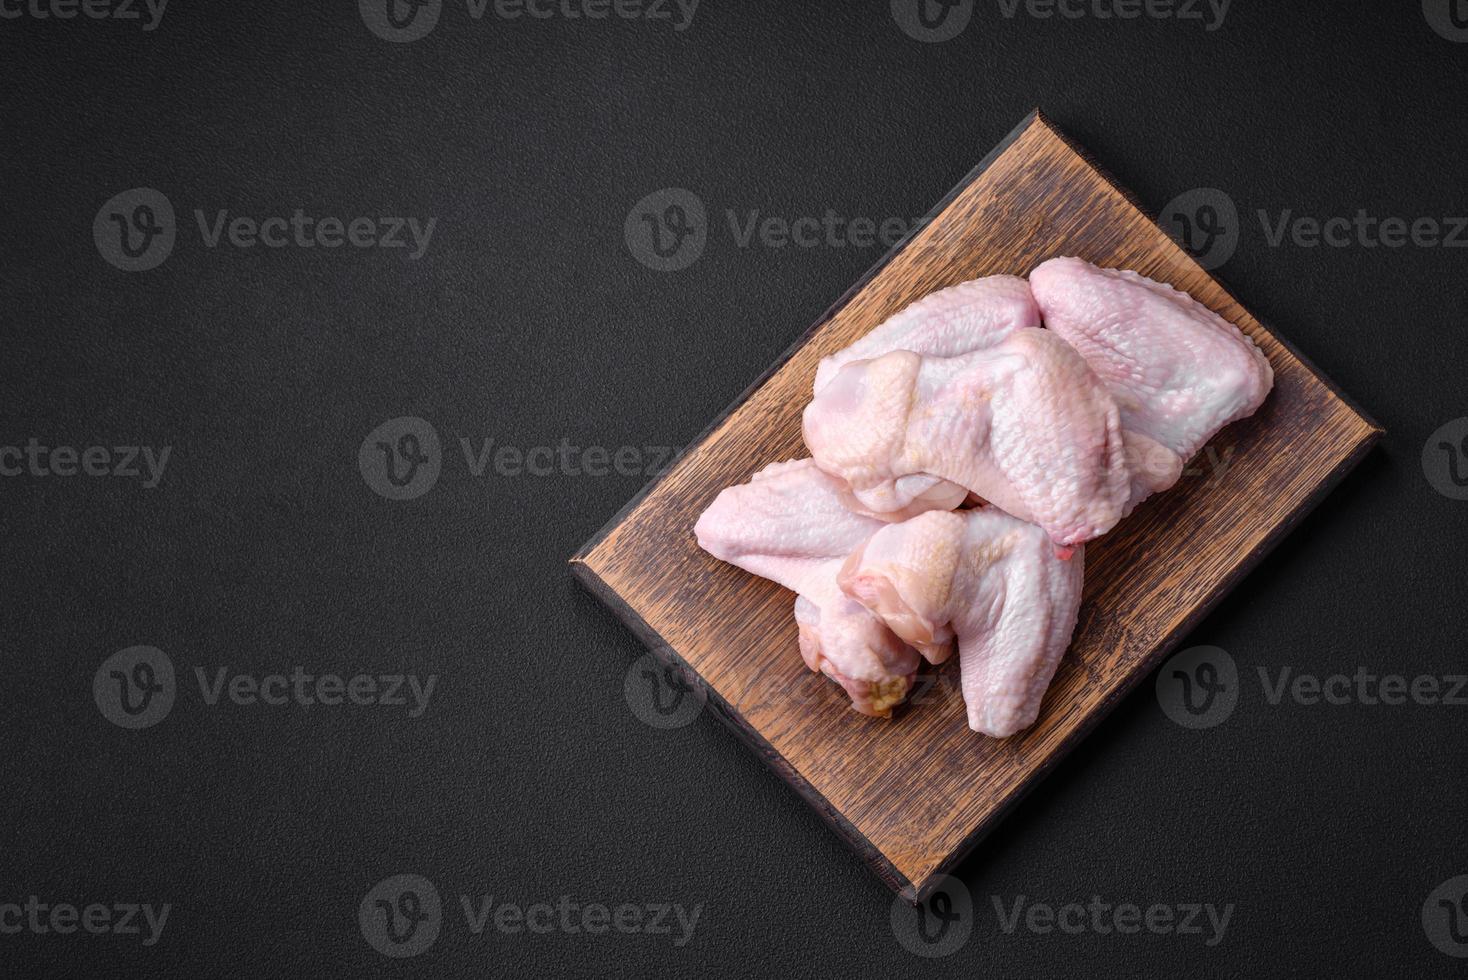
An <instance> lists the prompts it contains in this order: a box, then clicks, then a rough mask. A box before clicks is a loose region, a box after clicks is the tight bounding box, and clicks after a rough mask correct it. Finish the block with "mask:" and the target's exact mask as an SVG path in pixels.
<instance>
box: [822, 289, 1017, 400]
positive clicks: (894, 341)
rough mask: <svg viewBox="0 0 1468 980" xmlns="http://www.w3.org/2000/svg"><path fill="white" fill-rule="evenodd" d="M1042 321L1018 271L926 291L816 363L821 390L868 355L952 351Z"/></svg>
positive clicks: (987, 342)
mask: <svg viewBox="0 0 1468 980" xmlns="http://www.w3.org/2000/svg"><path fill="white" fill-rule="evenodd" d="M1039 325H1040V309H1039V307H1038V306H1036V305H1035V298H1034V296H1032V295H1031V294H1030V286H1029V283H1027V282H1025V281H1024V280H1023V279H1021V278H1019V277H1018V276H989V277H988V278H985V279H971V280H969V281H968V282H961V283H959V284H958V285H956V286H949V287H947V288H946V289H940V290H938V291H937V292H935V293H929V294H928V295H927V296H924V297H923V298H922V299H920V300H918V301H917V302H915V303H912V304H911V305H909V306H907V307H905V308H904V309H903V310H902V311H901V312H900V313H897V314H894V315H893V316H891V317H889V318H888V319H886V320H884V321H883V322H882V324H881V325H880V326H878V327H876V328H875V329H873V330H872V332H871V333H869V334H867V335H866V336H865V337H863V338H861V339H860V340H858V341H857V342H856V343H854V344H852V345H851V346H850V347H847V348H846V349H845V350H842V351H838V352H837V353H835V354H832V355H830V356H829V357H823V358H821V363H820V366H819V367H817V368H816V383H815V391H816V392H817V393H819V392H820V390H821V389H822V388H824V387H825V386H826V385H827V384H829V383H830V382H831V379H832V378H834V377H835V376H836V372H838V371H840V370H841V368H842V367H843V366H845V365H847V364H850V363H851V362H852V361H870V360H872V359H874V358H878V357H881V356H882V355H883V354H890V353H891V352H892V351H895V350H910V351H912V352H913V353H915V354H926V355H929V356H931V357H954V356H956V355H958V354H967V353H968V352H969V351H975V350H981V349H983V348H985V347H993V346H994V345H995V344H997V343H999V342H1000V341H1001V340H1003V339H1004V338H1005V337H1008V336H1009V335H1010V334H1012V333H1014V332H1015V331H1016V330H1023V329H1024V328H1025V327H1038V326H1039Z"/></svg>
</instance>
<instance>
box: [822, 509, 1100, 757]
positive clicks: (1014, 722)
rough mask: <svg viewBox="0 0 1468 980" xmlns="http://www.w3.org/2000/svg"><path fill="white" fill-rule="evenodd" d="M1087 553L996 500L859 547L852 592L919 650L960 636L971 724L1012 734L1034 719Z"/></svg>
mask: <svg viewBox="0 0 1468 980" xmlns="http://www.w3.org/2000/svg"><path fill="white" fill-rule="evenodd" d="M1084 561H1085V556H1084V553H1083V552H1081V551H1077V553H1076V554H1075V555H1074V556H1073V557H1072V558H1070V559H1069V560H1068V561H1062V560H1060V559H1059V558H1057V557H1056V555H1055V553H1054V549H1053V548H1052V547H1051V544H1050V541H1049V539H1048V537H1047V536H1046V535H1045V533H1044V532H1043V531H1041V530H1040V528H1038V527H1036V526H1035V525H1033V524H1028V523H1026V522H1024V521H1021V520H1018V519H1016V518H1014V517H1011V516H1009V515H1008V514H1005V513H1003V512H1002V511H999V510H997V509H995V508H993V507H985V508H981V509H977V510H968V511H955V512H948V513H943V512H932V513H928V514H923V515H921V516H919V517H915V518H913V519H912V520H910V521H906V522H904V523H902V524H890V525H888V526H886V527H884V528H882V529H881V530H879V531H877V533H876V534H874V535H872V537H871V538H870V539H869V540H868V541H867V542H866V543H865V544H863V545H862V546H860V547H859V548H858V549H857V550H856V551H854V552H852V554H851V557H850V558H849V559H847V561H846V563H845V565H844V566H843V567H842V570H841V574H840V576H839V581H840V584H841V587H842V589H844V590H845V591H846V592H847V594H849V595H851V596H852V597H854V598H856V599H858V600H860V601H861V603H862V605H864V606H866V607H867V608H868V609H870V610H872V611H873V612H875V613H877V614H878V615H880V616H881V617H882V620H883V621H884V622H885V623H886V624H887V626H888V627H889V628H891V629H892V630H893V632H895V633H896V634H897V635H898V636H900V637H901V638H902V639H904V640H906V641H907V642H908V643H911V644H913V645H914V646H916V647H918V648H919V649H921V647H922V646H923V645H924V644H932V643H947V642H948V641H949V640H951V639H952V638H954V637H955V636H956V638H957V641H958V667H959V673H960V680H961V684H962V687H963V700H964V704H965V705H966V706H967V713H968V724H969V727H970V728H972V729H973V730H974V731H976V732H982V733H984V734H986V735H992V736H994V737H996V738H1004V737H1006V736H1009V735H1013V734H1015V733H1016V732H1018V731H1020V730H1022V729H1024V728H1028V727H1029V726H1030V725H1032V724H1034V722H1035V719H1036V718H1037V717H1038V716H1039V713H1040V702H1041V700H1042V699H1043V698H1044V696H1045V690H1046V688H1048V687H1049V686H1050V679H1051V678H1052V677H1053V676H1054V675H1055V668H1056V667H1057V666H1058V665H1059V663H1060V658H1061V657H1062V656H1063V655H1064V654H1065V651H1066V648H1067V647H1069V646H1070V637H1071V633H1072V631H1074V629H1075V624H1076V615H1077V611H1078V610H1079V608H1080V602H1081V578H1082V571H1083V564H1084Z"/></svg>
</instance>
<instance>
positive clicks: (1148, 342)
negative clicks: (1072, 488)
mask: <svg viewBox="0 0 1468 980" xmlns="http://www.w3.org/2000/svg"><path fill="white" fill-rule="evenodd" d="M1030 286H1031V289H1032V290H1033V291H1034V295H1035V300H1036V302H1038V303H1039V305H1040V310H1041V312H1042V313H1043V314H1044V317H1045V326H1046V327H1048V328H1049V329H1050V330H1052V331H1054V332H1055V333H1056V334H1058V335H1059V336H1060V337H1062V338H1064V339H1065V341H1066V342H1067V343H1069V344H1070V345H1071V346H1072V347H1074V348H1075V349H1076V350H1077V351H1079V352H1080V355H1081V356H1082V357H1084V358H1085V359H1086V363H1087V364H1089V365H1090V366H1091V368H1092V370H1094V371H1095V372H1096V373H1097V374H1098V375H1099V376H1100V377H1101V379H1102V380H1103V381H1104V382H1105V383H1106V385H1107V388H1108V389H1109V390H1110V391H1111V394H1112V396H1113V397H1114V398H1115V399H1116V403H1117V406H1118V407H1119V408H1120V410H1121V423H1122V427H1123V428H1124V429H1125V430H1126V431H1127V434H1128V442H1129V443H1130V444H1131V445H1132V447H1133V451H1132V454H1131V457H1130V462H1131V465H1132V468H1133V470H1134V471H1135V472H1136V474H1137V476H1138V477H1139V479H1138V482H1137V485H1136V487H1135V489H1134V493H1133V501H1132V503H1133V505H1135V504H1136V503H1139V502H1140V501H1141V499H1142V498H1144V497H1146V496H1147V495H1148V494H1149V493H1152V492H1155V491H1157V490H1165V489H1167V487H1170V486H1172V484H1173V483H1174V482H1176V480H1177V474H1179V473H1181V470H1182V467H1183V465H1184V464H1185V463H1186V462H1187V461H1188V460H1189V459H1191V458H1192V456H1193V454H1194V453H1196V452H1197V451H1198V450H1199V449H1202V448H1203V445H1204V444H1205V443H1206V442H1207V441H1208V440H1209V439H1211V438H1212V437H1213V435H1214V434H1215V433H1217V432H1218V430H1219V429H1221V428H1223V427H1224V426H1225V425H1228V424H1229V423H1230V422H1235V421H1237V420H1239V419H1241V418H1245V417H1246V416H1249V415H1252V414H1253V413H1254V411H1255V410H1256V409H1258V408H1259V406H1260V405H1261V404H1262V403H1263V402H1264V399H1265V397H1266V396H1267V395H1268V394H1269V390H1270V388H1271V387H1272V386H1273V384H1274V372H1273V371H1272V370H1271V369H1270V366H1269V360H1268V359H1267V358H1266V357H1265V356H1264V354H1263V353H1262V352H1261V351H1260V350H1259V348H1258V347H1256V346H1254V342H1253V341H1251V340H1250V339H1249V338H1248V337H1245V336H1244V334H1243V333H1242V332H1240V330H1239V329H1238V327H1235V326H1234V325H1233V324H1231V323H1229V322H1228V321H1227V320H1225V319H1224V318H1223V317H1221V316H1219V315H1218V314H1217V313H1214V312H1213V311H1212V310H1210V309H1208V308H1207V307H1206V306H1204V305H1203V304H1202V303H1199V302H1198V301H1197V300H1195V299H1193V298H1192V297H1191V296H1189V295H1188V294H1187V293H1184V292H1180V291H1178V290H1177V289H1174V288H1173V287H1172V286H1169V285H1166V284H1164V283H1159V282H1154V281H1153V280H1151V279H1148V278H1147V277H1145V276H1143V275H1140V274H1139V273H1136V272H1131V271H1129V270H1126V269H1102V268H1100V267H1099V266H1095V265H1092V264H1091V263H1089V262H1086V261H1084V260H1082V259H1077V258H1058V259H1051V260H1050V261H1048V262H1044V263H1041V264H1040V265H1039V266H1038V267H1036V268H1035V270H1034V271H1033V272H1031V273H1030Z"/></svg>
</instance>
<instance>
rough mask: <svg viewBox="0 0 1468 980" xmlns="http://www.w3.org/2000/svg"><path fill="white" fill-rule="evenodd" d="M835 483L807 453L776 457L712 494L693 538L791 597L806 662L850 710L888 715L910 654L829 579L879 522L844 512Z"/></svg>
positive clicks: (905, 686) (912, 660) (904, 685)
mask: <svg viewBox="0 0 1468 980" xmlns="http://www.w3.org/2000/svg"><path fill="white" fill-rule="evenodd" d="M843 489H844V488H843V487H842V486H841V484H840V482H839V481H837V480H835V479H834V478H832V477H830V476H828V475H827V474H825V473H823V472H822V471H821V470H820V469H819V468H818V467H816V465H815V464H814V463H813V462H812V461H811V460H809V459H803V460H793V461H791V462H786V463H775V464H773V465H771V466H767V467H766V468H765V469H763V470H761V471H760V472H759V473H756V474H755V476H754V478H753V479H752V480H751V481H750V482H749V483H746V484H742V485H740V486H735V487H730V488H728V489H727V490H724V491H723V492H722V493H720V494H719V496H718V497H717V498H716V499H715V500H714V502H713V503H712V504H711V505H709V508H708V509H707V510H706V511H704V513H703V515H702V516H701V517H700V518H699V519H698V523H697V525H696V526H695V527H694V534H695V536H696V537H697V539H698V544H699V547H701V548H702V549H703V550H704V551H707V552H708V553H709V554H711V555H713V556H714V557H715V558H718V559H720V560H721V561H726V562H729V563H730V564H733V565H737V566H739V567H740V568H742V569H744V570H745V571H748V572H752V573H753V574H755V575H758V576H760V577H762V578H767V579H770V580H771V581H773V582H776V583H778V584H780V585H782V586H784V587H785V588H787V589H790V590H791V591H792V592H795V593H797V595H798V598H797V599H796V601H795V619H796V623H797V625H798V626H799V630H800V652H801V655H802V656H803V657H804V658H805V662H806V665H807V666H808V667H810V669H811V670H819V671H821V672H823V673H825V674H826V676H828V677H830V678H831V679H832V680H834V681H836V682H837V683H838V684H840V685H841V686H842V687H843V688H845V690H846V692H847V693H848V694H849V695H850V696H851V701H852V707H854V708H855V709H856V710H857V711H860V712H861V713H863V714H867V715H875V716H879V717H889V716H890V715H891V712H892V708H893V706H895V705H896V704H898V703H900V702H901V701H902V700H903V699H904V698H906V697H907V693H908V690H909V688H910V687H911V686H912V679H913V675H914V674H915V673H916V672H917V669H918V665H919V658H918V655H917V653H916V652H915V651H914V650H913V649H912V648H911V647H910V646H908V645H907V644H906V643H903V642H902V641H901V640H899V639H898V638H897V636H896V635H895V634H894V633H893V632H892V631H891V630H889V629H888V628H887V627H886V626H885V625H883V623H882V621H881V619H880V618H878V617H877V616H876V615H875V614H873V613H872V612H871V611H869V610H868V609H866V608H865V607H864V606H862V605H861V604H860V603H858V602H857V601H856V600H854V599H852V598H851V597H850V596H848V595H846V594H845V593H843V592H842V591H841V589H840V587H839V585H838V584H837V582H836V577H837V575H838V573H839V572H840V570H841V565H842V563H843V562H844V561H845V560H846V558H847V556H848V555H849V554H850V553H851V552H852V551H853V550H854V549H855V548H856V547H857V546H859V545H860V544H862V542H864V541H866V539H867V538H869V537H870V536H871V535H872V534H873V532H875V531H876V530H877V529H878V528H881V527H885V526H886V525H885V524H884V523H883V522H881V521H878V520H875V519H874V518H870V517H864V516H862V515H860V514H854V513H852V512H851V511H850V510H848V509H847V508H846V507H845V506H844V505H843V504H842V491H843Z"/></svg>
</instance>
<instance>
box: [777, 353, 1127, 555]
mask: <svg viewBox="0 0 1468 980" xmlns="http://www.w3.org/2000/svg"><path fill="white" fill-rule="evenodd" d="M803 431H804V435H805V444H806V446H807V448H809V449H810V452H811V455H812V456H813V457H814V458H815V460H816V463H817V464H818V465H819V466H820V467H821V468H822V469H823V470H825V471H826V472H828V473H830V474H831V475H833V476H836V477H839V478H841V479H842V480H844V481H845V482H846V483H847V485H848V486H849V487H850V490H851V494H852V497H853V498H854V499H855V501H856V502H857V503H858V504H859V506H860V507H861V508H863V509H865V510H867V511H869V512H871V513H875V514H888V513H893V512H902V511H903V510H904V508H910V507H912V505H913V504H914V500H915V498H917V497H918V496H920V495H921V494H922V493H925V492H929V491H931V489H932V486H933V481H934V480H935V479H938V480H945V481H949V482H950V483H952V484H957V485H958V487H960V488H962V489H964V490H967V491H972V492H973V493H975V494H977V495H978V496H979V497H981V498H983V499H984V500H986V501H988V502H990V503H992V504H994V505H996V506H998V507H1001V508H1003V509H1004V510H1006V511H1008V512H1009V513H1010V514H1012V515H1014V516H1015V517H1018V518H1020V519H1022V520H1026V521H1031V522H1033V523H1035V524H1038V525H1040V526H1041V527H1043V528H1044V529H1045V530H1046V532H1047V533H1049V535H1050V537H1051V538H1052V539H1053V540H1054V542H1055V544H1056V547H1057V549H1058V550H1059V551H1060V552H1061V553H1064V552H1065V551H1066V550H1068V549H1070V548H1073V547H1075V546H1078V545H1081V544H1084V543H1085V542H1086V541H1089V540H1091V539H1092V538H1095V537H1098V536H1099V535H1102V534H1105V533H1106V532H1107V531H1109V530H1111V528H1112V527H1113V526H1115V524H1116V522H1117V521H1119V520H1120V519H1121V517H1122V515H1123V513H1124V511H1125V508H1126V506H1127V503H1128V501H1129V498H1130V495H1131V491H1130V482H1131V473H1130V471H1129V470H1128V468H1127V465H1126V457H1127V451H1126V445H1125V441H1124V439H1123V437H1122V431H1121V424H1120V419H1119V414H1118V411H1117V407H1116V403H1115V401H1114V400H1113V399H1112V397H1111V395H1110V393H1109V392H1108V391H1107V390H1106V386H1105V385H1104V384H1103V383H1102V382H1101V380H1100V379H1099V378H1098V377H1097V376H1096V374H1095V373H1094V372H1093V371H1092V370H1091V369H1090V368H1089V367H1088V366H1087V365H1086V363H1085V361H1083V360H1082V359H1081V357H1080V355H1078V354H1077V353H1076V352H1075V350H1073V349H1072V348H1071V347H1070V345H1068V344H1067V343H1065V342H1064V341H1063V340H1061V339H1060V337H1059V336H1058V335H1056V334H1054V333H1052V332H1050V331H1048V330H1038V329H1033V328H1027V329H1023V330H1018V331H1016V332H1014V333H1012V334H1010V335H1009V336H1008V337H1007V338H1006V339H1005V340H1003V341H1002V342H1000V343H999V344H996V345H995V346H993V347H990V348H987V349H984V350H977V351H974V352H972V353H969V354H963V355H960V356H958V357H946V358H945V357H922V356H919V355H918V354H915V353H913V352H911V351H901V350H898V351H893V352H891V353H889V354H885V355H883V356H881V357H879V358H877V359H876V360H871V361H852V362H850V363H848V364H846V365H845V366H844V367H843V368H842V369H841V370H840V371H839V372H837V374H836V376H835V377H834V378H833V379H832V380H831V381H830V383H828V384H827V385H826V386H825V387H824V388H822V389H821V391H820V393H819V394H817V395H816V397H815V399H814V400H813V401H812V402H811V403H810V404H809V405H808V406H806V409H805V415H804V423H803ZM958 502H959V501H958V500H954V501H953V503H952V504H950V505H949V506H954V505H956V504H957V503H958Z"/></svg>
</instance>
